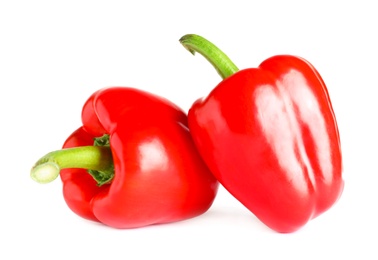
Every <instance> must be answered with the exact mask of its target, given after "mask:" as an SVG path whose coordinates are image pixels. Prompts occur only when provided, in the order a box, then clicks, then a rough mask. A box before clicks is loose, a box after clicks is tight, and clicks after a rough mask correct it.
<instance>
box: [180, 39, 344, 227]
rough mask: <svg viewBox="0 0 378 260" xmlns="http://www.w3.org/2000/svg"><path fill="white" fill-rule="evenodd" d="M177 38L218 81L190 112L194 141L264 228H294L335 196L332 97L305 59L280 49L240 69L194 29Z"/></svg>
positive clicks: (337, 170)
mask: <svg viewBox="0 0 378 260" xmlns="http://www.w3.org/2000/svg"><path fill="white" fill-rule="evenodd" d="M180 41H181V43H182V44H183V45H184V47H186V48H187V49H188V50H189V51H191V52H192V53H193V54H194V52H199V53H200V54H202V55H203V56H204V57H205V58H206V59H208V60H209V61H210V63H211V64H212V65H213V66H214V67H215V69H216V70H217V71H218V73H219V74H220V75H221V77H222V78H223V79H224V80H223V81H222V82H220V83H219V84H218V86H216V87H215V88H214V89H213V90H212V91H211V93H210V94H209V95H208V96H207V97H206V98H203V99H199V100H197V101H196V102H195V103H194V104H193V106H192V107H191V108H190V110H189V115H188V121H189V129H190V131H191V133H192V136H193V139H194V142H195V144H196V146H197V148H198V150H199V152H200V153H201V155H202V157H203V159H204V160H205V162H206V163H207V165H208V167H209V168H210V170H211V171H212V173H213V174H214V175H215V176H216V178H217V179H218V181H219V182H220V183H221V184H222V185H223V186H224V187H225V188H226V189H227V190H228V191H229V192H230V193H231V194H233V195H234V196H235V198H237V199H238V200H239V201H240V202H241V203H242V204H244V205H245V206H246V207H247V208H248V209H249V210H250V211H251V212H252V213H254V214H255V215H256V216H257V217H258V218H259V219H260V220H261V221H262V222H264V223H265V224H266V225H267V226H269V227H270V228H272V229H273V230H276V231H278V232H283V233H287V232H293V231H296V230H298V229H299V228H301V227H302V226H304V225H305V224H306V223H307V222H308V221H309V220H310V219H313V218H315V217H317V216H319V215H320V214H321V213H323V212H325V211H326V210H328V209H329V208H330V207H331V206H332V205H333V204H334V203H335V202H336V201H337V200H338V199H339V197H340V196H341V193H342V190H343V186H344V182H343V179H342V156H341V146H340V138H339V131H338V127H337V123H336V117H335V114H334V111H333V109H332V104H331V100H330V97H329V94H328V91H327V88H326V85H325V84H324V82H323V80H322V78H321V76H320V74H319V73H318V72H317V70H316V69H315V68H314V67H313V66H312V65H311V64H310V63H309V62H308V61H306V60H304V59H302V58H299V57H295V56H290V55H278V56H274V57H271V58H269V59H267V60H265V61H264V62H262V63H261V64H260V66H259V67H258V68H249V69H244V70H240V71H239V69H238V68H237V67H236V66H235V64H234V63H232V61H231V60H230V59H229V58H228V57H227V56H226V55H225V54H224V53H223V52H222V51H221V50H219V49H218V48H217V47H216V46H215V45H214V44H212V43H211V42H209V41H207V40H206V39H204V38H202V37H200V36H198V35H186V36H184V37H182V38H181V40H180Z"/></svg>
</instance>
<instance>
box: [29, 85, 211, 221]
mask: <svg viewBox="0 0 378 260" xmlns="http://www.w3.org/2000/svg"><path fill="white" fill-rule="evenodd" d="M82 122H83V126H81V127H79V128H78V129H77V130H76V131H74V132H73V133H72V134H71V135H70V136H69V137H68V139H67V140H66V141H65V143H64V145H63V149H62V150H58V151H55V152H52V153H49V154H47V155H46V156H44V157H42V158H41V159H40V160H39V161H38V162H37V163H36V164H35V166H34V167H33V168H32V171H31V177H32V178H33V179H34V180H36V181H38V182H41V183H48V182H50V181H52V180H54V179H55V178H56V177H57V176H58V175H59V173H60V177H61V180H62V181H63V195H64V199H65V201H66V203H67V205H68V206H69V208H70V209H71V210H72V211H73V212H75V213H76V214H77V215H79V216H81V217H83V218H85V219H89V220H93V221H98V222H101V223H103V224H105V225H108V226H111V227H115V228H137V227H142V226H146V225H151V224H159V223H168V222H174V221H180V220H184V219H188V218H192V217H195V216H198V215H200V214H203V213H204V212H206V211H207V210H208V209H209V207H210V206H211V204H212V203H213V200H214V198H215V196H216V193H217V189H218V182H217V181H216V179H215V178H214V176H213V175H212V174H211V173H210V172H209V170H208V168H207V166H206V165H205V163H204V162H203V161H202V159H201V157H200V156H199V154H198V152H197V150H196V148H195V146H194V143H193V141H192V138H191V135H190V133H189V130H188V127H187V117H186V114H185V113H184V112H183V111H182V110H181V109H180V108H179V107H177V106H176V105H174V104H173V103H171V102H169V101H168V100H166V99H163V98H161V97H158V96H156V95H153V94H150V93H147V92H143V91H141V90H137V89H133V88H126V87H112V88H105V89H101V90H99V91H97V92H95V93H94V94H93V95H92V96H91V97H90V98H89V99H88V100H87V101H86V103H85V105H84V108H83V111H82ZM87 169H88V170H87ZM88 173H89V174H88Z"/></svg>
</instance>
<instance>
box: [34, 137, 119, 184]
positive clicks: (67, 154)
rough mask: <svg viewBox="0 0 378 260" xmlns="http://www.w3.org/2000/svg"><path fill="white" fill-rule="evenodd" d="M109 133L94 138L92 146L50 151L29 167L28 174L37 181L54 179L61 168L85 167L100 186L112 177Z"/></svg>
mask: <svg viewBox="0 0 378 260" xmlns="http://www.w3.org/2000/svg"><path fill="white" fill-rule="evenodd" d="M109 144H110V142H109V135H104V136H102V137H99V138H96V139H95V141H94V145H93V146H80V147H73V148H66V149H62V150H57V151H54V152H50V153H48V154H46V155H45V156H43V157H42V158H41V159H39V160H38V161H37V162H36V163H35V165H34V166H33V167H32V169H31V173H30V176H31V178H32V179H33V180H35V181H36V182H39V183H49V182H52V181H53V180H55V179H56V178H57V177H58V176H59V174H60V171H61V170H62V169H67V168H79V169H87V170H88V173H89V174H91V175H92V177H93V178H94V179H95V180H96V182H97V185H99V186H101V185H104V184H107V183H110V182H111V181H112V180H113V178H114V163H113V157H112V152H111V149H110V145H109Z"/></svg>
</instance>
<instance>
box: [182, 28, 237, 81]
mask: <svg viewBox="0 0 378 260" xmlns="http://www.w3.org/2000/svg"><path fill="white" fill-rule="evenodd" d="M179 41H180V43H181V44H182V45H183V46H184V47H185V48H186V49H187V50H188V51H189V52H191V53H192V54H193V55H194V54H195V52H198V53H199V54H201V55H202V56H204V57H205V58H206V59H207V60H208V61H209V62H210V63H211V64H212V65H213V67H214V68H215V69H216V70H217V72H218V74H219V75H220V76H221V77H222V79H225V78H227V77H229V76H231V75H232V74H234V73H235V72H237V71H238V70H239V69H238V67H236V65H235V64H234V63H233V62H232V61H231V60H230V58H228V57H227V55H226V54H225V53H224V52H223V51H221V50H220V49H219V48H218V47H217V46H215V45H214V44H213V43H211V42H209V41H208V40H206V39H205V38H203V37H201V36H199V35H196V34H187V35H184V36H183V37H181V39H180V40H179Z"/></svg>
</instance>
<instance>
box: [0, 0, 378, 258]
mask: <svg viewBox="0 0 378 260" xmlns="http://www.w3.org/2000/svg"><path fill="white" fill-rule="evenodd" d="M377 12H378V9H377V7H376V3H375V1H364V0H358V1H348V0H347V1H329V0H327V1H320V0H317V1H289V0H285V1H280V0H277V1H267V0H264V1H263V0H260V1H240V0H233V1H221V0H217V1H206V0H191V1H167V0H159V1H152V0H151V1H110V0H107V1H78V0H76V1H68V0H66V1H41V0H35V1H17V0H15V1H1V3H0V87H1V92H0V93H1V94H0V99H1V100H0V113H1V114H0V115H1V118H0V122H1V128H0V131H1V132H0V136H1V150H2V153H1V166H2V167H1V176H2V177H1V188H0V202H1V203H0V207H1V214H0V238H1V240H2V242H1V244H0V259H26V257H28V258H30V259H37V258H38V259H216V258H218V259H219V258H220V257H222V259H223V258H224V259H343V258H345V257H350V259H378V252H377V251H378V249H377V246H378V239H377V235H378V225H377V219H378V213H377V210H376V209H377V206H378V203H377V199H378V188H377V185H378V184H377V183H378V177H377V174H378V172H377V166H376V165H377V159H378V158H377V157H378V152H377V147H378V138H377V136H378V126H377V121H378V117H377V112H378V101H377V92H376V90H377V89H378V81H377V75H378V66H377V59H378V51H377V48H378V41H377V31H378V15H377ZM188 33H195V34H199V35H202V36H204V37H206V38H207V39H209V40H210V41H212V42H213V43H215V44H216V45H217V46H218V47H220V48H221V49H222V50H223V51H224V52H225V53H227V54H228V56H229V57H230V58H231V59H232V60H233V61H234V62H235V63H236V64H237V65H238V67H239V68H248V67H256V66H258V65H259V64H260V63H261V62H262V61H263V60H264V59H266V58H268V57H270V56H273V55H276V54H293V55H299V56H302V57H304V58H306V59H307V60H309V61H310V62H311V63H312V64H313V65H314V66H315V67H316V68H317V69H318V71H319V72H320V74H321V75H322V77H323V79H324V81H325V82H326V84H327V86H328V90H329V93H330V96H331V99H332V103H333V107H334V110H335V113H336V117H337V120H338V124H339V130H340V135H341V142H342V149H343V156H344V162H343V164H344V172H343V177H344V180H345V190H344V193H343V195H342V197H341V199H340V200H339V201H338V202H337V204H335V206H334V207H332V208H331V209H330V210H329V211H327V212H326V213H324V214H323V215H321V216H320V217H319V218H317V219H314V220H312V221H310V222H309V223H308V224H307V225H306V226H305V227H304V228H302V229H301V230H299V231H298V232H295V233H292V234H277V233H275V232H273V231H271V230H270V229H268V228H267V227H266V226H264V225H263V224H262V223H261V222H259V221H258V220H257V219H256V218H255V217H254V216H253V215H252V214H251V213H250V212H249V211H248V210H246V209H245V208H244V207H243V206H241V205H240V204H239V203H238V201H237V200H235V199H234V198H233V197H231V196H230V195H229V194H228V193H227V192H226V191H225V190H224V189H223V188H221V189H220V191H219V193H218V196H217V198H216V200H215V202H214V204H213V206H212V207H211V208H210V210H209V211H208V212H207V213H205V214H203V215H202V216H200V217H197V218H194V219H190V220H187V221H183V222H178V223H173V224H167V225H158V226H150V227H146V228H140V229H133V230H115V229H112V228H108V227H105V226H103V225H99V224H95V223H92V222H89V221H86V220H83V219H81V218H80V217H78V216H76V215H75V214H74V213H72V212H71V211H70V210H69V209H68V207H67V206H66V204H65V202H64V200H63V198H62V193H61V187H62V185H61V181H60V180H59V179H58V180H56V181H55V182H53V183H51V184H48V185H40V184H37V183H35V182H33V181H32V180H31V179H30V177H29V170H30V168H31V166H32V165H33V164H34V162H35V161H36V160H37V159H39V157H41V156H42V155H44V154H46V153H47V152H49V151H52V150H56V149H59V148H60V147H61V145H62V143H63V141H64V140H65V139H66V137H67V136H68V135H69V134H70V133H71V132H72V131H73V130H74V129H76V128H77V127H78V126H80V125H81V121H80V113H81V108H82V105H83V103H84V101H85V100H86V99H87V98H88V97H89V95H90V94H92V92H94V91H96V90H97V89H99V88H102V87H107V86H114V85H118V86H131V87H136V88H140V89H143V90H147V91H149V92H152V93H155V94H158V95H161V96H165V97H166V98H168V99H170V100H171V101H173V102H175V103H176V104H178V105H180V106H181V107H182V108H183V109H184V110H186V111H187V110H188V109H189V108H190V106H191V104H192V103H193V102H194V101H195V100H196V99H197V98H199V97H202V96H205V95H207V94H208V93H209V91H210V90H211V89H212V88H213V87H215V86H216V84H217V83H218V82H219V81H220V77H219V76H218V74H217V73H216V72H215V70H214V69H213V68H212V67H211V65H210V64H209V63H208V62H207V61H205V60H204V59H203V58H202V57H201V56H200V55H196V56H194V57H193V56H192V55H191V54H190V53H189V52H187V51H186V50H185V49H184V48H183V47H182V46H181V45H180V44H179V42H178V40H179V38H180V37H181V36H183V35H185V34H188Z"/></svg>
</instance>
